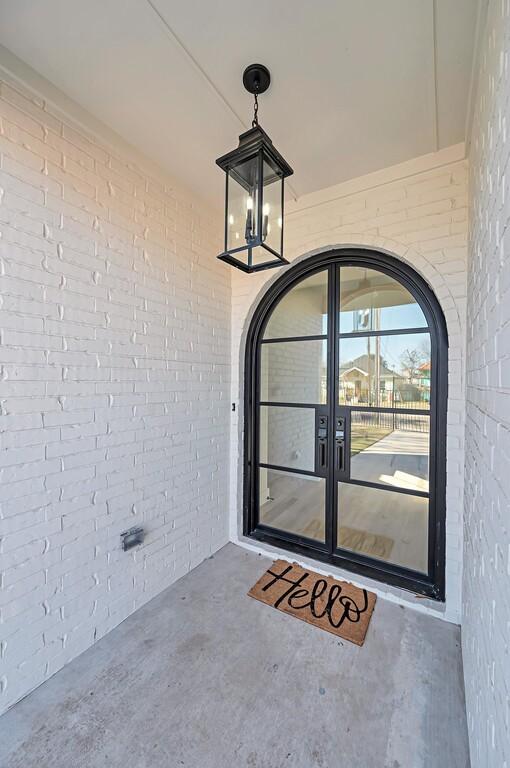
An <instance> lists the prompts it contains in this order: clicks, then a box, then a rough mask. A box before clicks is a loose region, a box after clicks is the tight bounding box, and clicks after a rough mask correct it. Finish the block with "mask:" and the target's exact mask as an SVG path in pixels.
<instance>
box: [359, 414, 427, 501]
mask: <svg viewBox="0 0 510 768" xmlns="http://www.w3.org/2000/svg"><path fill="white" fill-rule="evenodd" d="M351 477H352V479H353V480H365V481H367V482H371V483H380V484H382V485H388V486H390V487H391V486H393V487H397V488H406V489H407V490H409V491H424V492H425V493H427V492H428V490H429V480H428V477H429V416H428V415H425V414H424V415H423V416H422V415H421V414H418V415H415V414H412V413H404V414H399V413H379V412H378V413H368V412H366V411H352V412H351Z"/></svg>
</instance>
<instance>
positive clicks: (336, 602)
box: [248, 560, 376, 645]
mask: <svg viewBox="0 0 510 768" xmlns="http://www.w3.org/2000/svg"><path fill="white" fill-rule="evenodd" d="M248 595H249V596H250V597H254V598H255V599H256V600H260V601H261V602H262V603H266V604H267V605H271V606H272V607H273V608H278V610H280V611H284V612H285V613H290V614H291V615H292V616H295V617H296V618H298V619H301V620H302V621H307V622H308V623H309V624H313V625H314V626H316V627H320V629H325V630H326V631H327V632H332V633H333V634H334V635H338V636H339V637H342V638H344V640H349V641H350V642H351V643H356V645H363V643H364V641H365V635H366V633H367V629H368V625H369V623H370V618H371V616H372V611H373V610H374V606H375V601H376V596H375V595H374V593H373V592H367V591H366V589H359V588H358V587H355V586H353V585H352V584H349V583H348V582H346V581H337V580H336V579H333V578H331V576H321V575H320V574H318V573H314V572H313V571H306V570H305V569H304V568H301V566H299V565H298V564H297V563H292V564H291V563H287V562H285V560H275V562H274V563H273V564H272V566H271V567H270V568H268V570H267V571H266V572H265V573H264V575H263V576H262V577H261V578H260V579H259V580H258V581H257V583H256V584H255V585H254V586H253V587H252V588H251V589H250V591H249V592H248Z"/></svg>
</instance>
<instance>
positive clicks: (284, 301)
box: [244, 248, 448, 600]
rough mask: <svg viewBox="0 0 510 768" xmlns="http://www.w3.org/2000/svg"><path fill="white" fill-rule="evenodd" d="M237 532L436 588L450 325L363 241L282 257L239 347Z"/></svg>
mask: <svg viewBox="0 0 510 768" xmlns="http://www.w3.org/2000/svg"><path fill="white" fill-rule="evenodd" d="M245 365H246V371H245V374H246V375H245V417H246V418H245V493H244V533H245V535H247V536H252V537H254V538H257V539H261V540H264V541H268V542H270V543H272V544H276V545H278V546H281V547H282V548H285V549H289V550H291V551H294V552H301V553H303V554H304V553H306V554H307V555H309V556H310V555H311V556H312V557H315V558H317V559H318V560H322V561H326V562H330V563H334V564H336V565H339V566H341V567H343V568H347V569H349V570H352V571H354V572H357V573H364V574H366V575H368V576H370V577H372V578H377V579H380V580H382V581H385V582H387V583H390V584H396V585H399V586H402V587H404V588H408V589H412V590H413V591H417V592H420V593H422V594H426V595H429V596H431V597H433V598H435V599H439V600H444V565H445V564H444V551H445V541H444V539H445V536H444V530H445V461H446V459H445V448H446V404H447V370H448V361H447V332H446V324H445V321H444V316H443V313H442V311H441V308H440V306H439V303H438V301H437V298H436V297H435V295H434V293H433V292H432V290H431V289H430V287H429V286H428V285H427V283H426V281H425V280H424V279H423V278H422V277H421V276H420V275H419V274H418V273H416V272H415V271H414V270H413V269H412V268H411V267H410V266H408V265H407V264H404V263H402V262H401V261H399V260H398V259H396V258H394V257H392V256H388V255H387V254H384V253H380V252H377V251H372V250H368V249H362V248H346V249H340V250H335V251H331V252H328V253H321V254H317V255H315V256H312V257H310V258H308V259H306V260H304V261H302V262H300V263H299V264H297V265H295V266H293V267H291V268H290V269H288V270H286V271H285V273H284V274H282V275H281V276H280V277H279V278H278V279H277V280H276V281H275V282H274V283H273V284H272V285H271V286H270V287H269V289H268V291H267V292H266V294H265V295H264V296H263V298H262V300H261V301H260V303H259V305H258V307H257V309H256V311H255V313H254V316H253V318H252V321H251V324H250V328H249V331H248V336H247V346H246V359H245Z"/></svg>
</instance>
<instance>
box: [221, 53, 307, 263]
mask: <svg viewBox="0 0 510 768" xmlns="http://www.w3.org/2000/svg"><path fill="white" fill-rule="evenodd" d="M270 83H271V75H270V72H269V70H268V69H267V67H265V66H264V65H263V64H250V66H248V67H246V69H245V71H244V74H243V84H244V87H245V88H246V90H247V91H248V92H249V93H252V94H253V96H254V110H253V120H252V127H251V128H250V129H249V130H248V131H245V132H244V133H242V134H241V135H240V136H239V146H238V147H237V148H236V149H234V150H232V151H231V152H228V153H227V154H226V155H222V156H221V157H219V158H218V159H217V160H216V163H217V164H218V165H219V167H220V168H221V169H222V170H224V171H225V174H226V189H225V250H224V251H223V253H221V254H220V255H219V256H218V258H219V259H221V260H222V261H225V262H227V264H231V265H232V266H234V267H237V268H238V269H241V270H242V271H243V272H259V271H260V270H263V269H270V268H272V267H278V266H281V265H282V264H288V261H287V260H286V259H285V258H284V257H283V205H284V180H285V178H286V177H287V176H290V175H291V174H292V173H293V170H292V168H291V167H290V165H289V164H288V163H287V161H286V160H285V159H284V158H283V157H282V155H281V154H280V153H279V152H278V150H277V149H276V147H275V146H274V145H273V142H272V141H271V139H270V138H269V136H268V135H267V133H266V132H265V131H264V130H263V129H262V127H261V126H260V125H259V121H258V98H257V97H258V95H259V94H260V93H264V92H265V91H267V89H268V88H269V85H270Z"/></svg>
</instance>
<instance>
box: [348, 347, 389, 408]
mask: <svg viewBox="0 0 510 768" xmlns="http://www.w3.org/2000/svg"><path fill="white" fill-rule="evenodd" d="M339 379H340V401H341V402H343V403H346V404H353V405H357V404H363V403H369V402H373V401H374V400H375V399H378V400H379V403H380V404H381V405H390V404H391V402H392V399H393V393H394V392H395V390H397V391H398V386H397V387H396V386H395V381H396V380H401V381H404V378H403V376H401V375H400V374H398V373H397V372H396V371H393V370H391V368H388V367H387V366H386V364H385V362H384V360H383V359H382V358H381V357H380V356H379V357H378V356H376V355H375V354H371V355H360V357H357V358H355V359H354V360H351V361H349V362H348V363H346V364H344V365H343V366H341V367H340V369H339ZM371 381H372V382H373V384H372V387H373V389H374V390H375V391H374V392H373V393H372V395H374V396H375V397H369V388H370V386H371V385H370V382H371ZM377 395H378V398H377Z"/></svg>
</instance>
